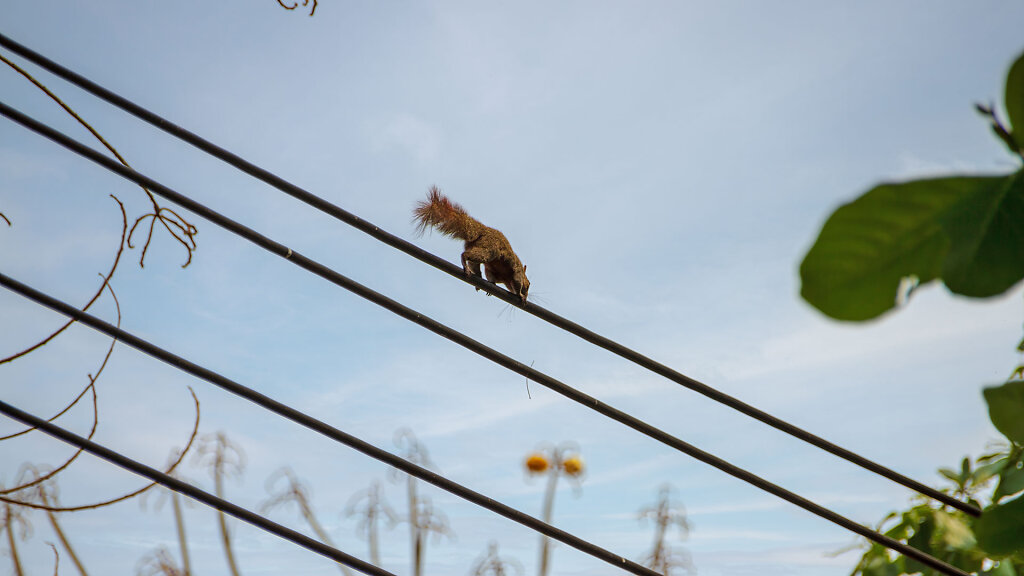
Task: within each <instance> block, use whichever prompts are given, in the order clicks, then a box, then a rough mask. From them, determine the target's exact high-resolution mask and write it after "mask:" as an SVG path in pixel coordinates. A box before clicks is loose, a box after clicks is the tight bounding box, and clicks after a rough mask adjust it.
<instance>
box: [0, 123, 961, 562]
mask: <svg viewBox="0 0 1024 576" xmlns="http://www.w3.org/2000/svg"><path fill="white" fill-rule="evenodd" d="M0 114H2V115H4V116H7V117H8V118H10V119H12V120H14V121H15V122H17V123H19V124H21V125H22V126H25V127H26V128H29V129H30V130H32V131H34V132H36V133H38V134H40V135H42V136H45V137H46V138H49V139H50V140H52V141H54V142H56V143H58V144H60V145H61V146H64V147H65V148H67V149H69V150H71V151H73V152H75V153H77V154H79V155H81V156H84V157H86V158H88V159H90V160H92V161H93V162H95V163H97V164H99V165H101V166H103V167H105V168H107V169H108V170H110V171H112V172H114V173H116V174H118V175H121V176H122V177H124V178H127V179H129V180H131V181H133V182H135V183H137V184H140V185H142V186H145V187H147V188H149V190H150V191H152V192H153V193H155V194H157V195H160V196H162V197H163V198H165V199H168V200H171V201H172V202H175V203H177V204H179V205H181V206H183V207H185V208H187V209H189V210H191V211H192V212H193V213H195V214H197V215H199V216H201V217H203V218H205V219H206V220H208V221H210V222H212V223H214V224H216V225H218V226H220V227H222V228H224V229H226V230H229V231H231V232H233V233H235V234H236V235H238V236H241V237H242V238H245V239H246V240H249V241H250V242H252V243H254V244H256V245H257V246H260V247H262V248H264V249H266V250H267V251H269V252H272V253H274V254H277V255H278V256H281V257H282V258H285V259H286V260H288V261H290V262H292V263H294V264H296V265H297V266H299V267H301V268H303V269H305V270H307V271H309V272H312V273H314V274H316V275H318V276H320V277H322V278H324V279H326V280H328V281H330V282H332V283H334V284H336V285H338V286H341V287H342V288H345V289H346V290H349V291H351V292H353V293H355V294H357V295H359V296H361V297H363V298H365V299H367V300H369V301H371V302H373V303H375V304H377V305H379V306H381V307H383V308H385V309H387V310H389V311H390V312H392V313H394V314H397V315H399V316H401V317H403V318H406V319H407V320H410V321H412V322H414V323H416V324H419V325H420V326H423V327H424V328H426V329H428V330H430V331H431V332H434V333H435V334H438V335H439V336H442V337H444V338H446V339H448V340H451V341H452V342H455V343H456V344H459V345H460V346H463V347H464V348H467V349H468V350H471V351H473V352H475V353H477V354H478V355H480V356H483V357H484V358H487V359H489V360H491V361H492V362H495V363H496V364H499V365H501V366H503V367H505V368H507V369H509V370H512V371H513V372H516V373H517V374H520V375H522V376H526V377H527V378H529V379H530V380H533V381H534V382H537V383H538V384H541V385H542V386H546V387H547V388H549V389H551V390H553V391H555V392H557V393H559V394H561V395H563V396H565V397H566V398H569V399H570V400H573V401H575V402H577V403H579V404H582V405H584V406H587V407H589V408H591V409H592V410H594V411H596V412H598V413H600V414H603V415H604V416H607V417H609V418H611V419H613V420H615V421H617V422H619V423H621V424H624V425H626V426H629V427H630V428H633V429H634V430H636V431H638V432H640V433H642V434H644V435H646V436H648V437H650V438H653V439H655V440H658V441H659V442H661V443H663V444H665V445H667V446H670V447H672V448H674V449H676V450H678V451H680V452H682V453H684V454H687V455H689V456H691V457H693V458H696V459H697V460H700V461H702V462H704V463H706V464H709V465H711V466H714V467H715V468H718V469H719V470H721V471H723V472H725V473H727V474H729V475H731V476H733V477H735V478H738V479H740V480H743V481H745V482H747V483H749V484H751V485H753V486H755V487H757V488H760V489H761V490H764V491H766V492H768V493H770V494H773V495H775V496H777V497H779V498H782V499H783V500H786V501H787V502H790V503H792V504H795V505H797V506H799V507H801V508H803V509H804V510H807V511H808V512H811V513H812V514H815V515H817V516H820V517H822V518H824V519H826V520H829V521H830V522H833V523H835V524H837V525H839V526H842V527H843V528H846V529H847V530H850V531H851V532H854V533H856V534H859V535H861V536H863V537H865V538H867V539H869V540H871V541H873V542H877V543H878V544H881V545H883V546H885V547H887V548H890V549H892V550H895V551H898V552H900V553H902V554H904V555H906V556H909V557H912V558H914V559H916V560H918V561H920V562H921V563H923V564H925V565H927V566H930V567H932V568H935V569H936V570H939V571H940V572H943V573H944V574H958V575H962V574H966V573H964V572H962V571H960V570H959V569H957V568H954V567H953V566H950V565H948V564H946V563H945V562H942V561H940V560H938V559H936V558H934V557H932V556H930V555H928V554H924V553H923V552H921V551H919V550H917V549H915V548H912V547H910V546H908V545H906V544H903V543H902V542H899V541H897V540H894V539H892V538H889V537H888V536H884V535H882V534H880V533H878V532H876V531H874V530H871V529H870V528H866V527H864V526H862V525H860V524H858V523H856V522H854V521H852V520H850V519H848V518H846V517H844V516H842V515H840V514H837V513H835V512H833V511H832V510H829V509H827V508H825V507H823V506H821V505H819V504H816V503H814V502H812V501H810V500H808V499H806V498H803V497H802V496H799V495H797V494H795V493H793V492H790V491H789V490H786V489H785V488H782V487H781V486H778V485H776V484H773V483H771V482H769V481H767V480H765V479H763V478H761V477H759V476H757V475H755V474H753V473H751V472H748V471H747V470H744V469H742V468H740V467H738V466H735V465H733V464H731V463H729V462H727V461H725V460H723V459H721V458H719V457H717V456H714V455H713V454H710V453H708V452H705V451H703V450H701V449H699V448H697V447H695V446H693V445H691V444H689V443H687V442H684V441H683V440H681V439H679V438H676V437H675V436H672V435H671V434H668V433H667V432H665V431H663V430H660V429H658V428H656V427H654V426H652V425H650V424H648V423H646V422H643V421H642V420H639V419H638V418H636V417H634V416H631V415H629V414H627V413H625V412H623V411H621V410H619V409H617V408H614V407H612V406H610V405H608V404H605V403H603V402H601V401H600V400H598V399H596V398H594V397H592V396H589V395H587V394H584V393H583V392H580V391H579V390H576V389H575V388H572V387H571V386H568V385H566V384H564V383H562V382H560V381H559V380H556V379H554V378H552V377H550V376H548V375H547V374H544V373H542V372H540V371H538V370H535V369H533V368H531V367H530V366H527V365H525V364H523V363H521V362H518V361H516V360H514V359H512V358H510V357H508V356H506V355H504V354H502V353H501V352H498V351H497V350H494V349H493V348H490V347H488V346H485V345H484V344H482V343H480V342H478V341H476V340H474V339H472V338H470V337H468V336H466V335H465V334H462V333H461V332H458V331H456V330H453V329H451V328H449V327H448V326H445V325H444V324H441V323H440V322H437V321H436V320H433V319H432V318H429V317H427V316H424V315H423V314H420V313H419V312H417V311H415V310H413V309H411V308H408V307H406V306H404V305H402V304H400V303H399V302H397V301H395V300H392V299H391V298H388V297H387V296H384V295H383V294H380V293H378V292H376V291H374V290H371V289H370V288H368V287H366V286H363V285H362V284H359V283H358V282H355V281H354V280H352V279H350V278H348V277H346V276H343V275H341V274H339V273H338V272H336V271H334V270H331V269H330V268H328V267H326V266H324V265H323V264H320V263H319V262H316V261H314V260H311V259H309V258H307V257H305V256H303V255H301V254H299V253H298V252H295V251H293V250H291V249H290V248H288V247H286V246H284V245H283V244H280V243H278V242H275V241H274V240H271V239H270V238H268V237H266V236H264V235H262V234H260V233H258V232H256V231H255V230H252V229H250V228H248V227H246V226H244V225H242V224H240V223H238V222H235V221H234V220H231V219H230V218H228V217H226V216H224V215H222V214H220V213H218V212H216V211H214V210H211V209H210V208H208V207H207V206H205V205H203V204H200V203H198V202H196V201H194V200H192V199H190V198H188V197H186V196H183V195H182V194H180V193H178V192H175V191H174V190H171V189H170V188H168V187H167V186H164V185H163V184H161V183H159V182H157V181H155V180H153V179H152V178H149V177H147V176H144V175H142V174H140V173H138V172H136V171H135V170H132V169H131V168H128V167H126V166H124V165H122V164H119V163H117V162H115V161H113V160H112V159H110V158H107V157H106V156H103V155H102V154H100V153H99V152H97V151H95V150H93V149H92V148H89V147H88V146H85V145H84V144H82V143H80V142H78V141H76V140H74V139H72V138H70V137H68V136H67V135H65V134H63V133H61V132H58V131H56V130H54V129H53V128H50V127H49V126H46V125H45V124H42V123H41V122H39V121H37V120H35V119H33V118H30V117H28V116H26V115H24V114H22V113H21V112H18V111H17V110H15V109H13V108H11V107H10V106H7V105H6V104H3V103H0Z"/></svg>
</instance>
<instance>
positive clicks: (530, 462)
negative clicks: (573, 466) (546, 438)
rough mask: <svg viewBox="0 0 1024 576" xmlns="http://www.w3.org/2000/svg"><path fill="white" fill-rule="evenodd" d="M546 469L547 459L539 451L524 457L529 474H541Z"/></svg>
mask: <svg viewBox="0 0 1024 576" xmlns="http://www.w3.org/2000/svg"><path fill="white" fill-rule="evenodd" d="M547 469H548V459H547V458H545V457H544V455H543V454H541V453H539V452H534V453H533V454H530V456H529V457H527V459H526V470H527V471H528V472H529V473H530V474H543V473H544V472H546V471H547Z"/></svg>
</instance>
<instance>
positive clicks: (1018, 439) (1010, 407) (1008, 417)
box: [982, 381, 1024, 444]
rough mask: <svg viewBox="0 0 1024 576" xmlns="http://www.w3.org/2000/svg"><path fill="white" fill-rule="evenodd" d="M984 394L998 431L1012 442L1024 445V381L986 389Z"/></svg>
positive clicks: (989, 414) (991, 417)
mask: <svg viewBox="0 0 1024 576" xmlns="http://www.w3.org/2000/svg"><path fill="white" fill-rule="evenodd" d="M982 393H983V394H984V395H985V402H986V403H987V404H988V417H989V419H991V420H992V424H994V425H995V427H996V429H997V430H999V431H1000V432H1002V433H1003V435H1005V436H1006V437H1007V438H1009V439H1010V440H1011V441H1013V442H1015V443H1017V444H1024V381H1016V382H1007V383H1006V384H1003V385H1002V386H993V387H991V388H985V389H984V390H982Z"/></svg>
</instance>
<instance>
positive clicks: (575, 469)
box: [562, 456, 583, 476]
mask: <svg viewBox="0 0 1024 576" xmlns="http://www.w3.org/2000/svg"><path fill="white" fill-rule="evenodd" d="M562 470H565V473H566V474H567V475H569V476H579V475H580V474H582V473H583V458H580V457H579V456H572V457H570V458H566V459H565V461H564V462H562Z"/></svg>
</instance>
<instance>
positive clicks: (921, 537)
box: [906, 510, 935, 574]
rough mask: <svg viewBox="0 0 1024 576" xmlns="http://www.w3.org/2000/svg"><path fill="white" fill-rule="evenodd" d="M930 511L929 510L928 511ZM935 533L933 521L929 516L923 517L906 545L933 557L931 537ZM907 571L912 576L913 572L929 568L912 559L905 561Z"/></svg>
mask: <svg viewBox="0 0 1024 576" xmlns="http://www.w3.org/2000/svg"><path fill="white" fill-rule="evenodd" d="M929 511H930V510H929ZM934 533H935V521H934V519H933V517H932V516H931V515H928V516H925V517H924V518H922V519H921V523H920V524H918V525H917V527H916V530H915V531H914V535H913V536H911V537H910V538H909V539H908V540H907V544H908V545H910V546H913V547H914V548H917V549H918V550H920V551H921V552H924V553H925V554H931V555H933V556H934V555H935V552H934V551H933V550H932V535H933V534H934ZM906 566H907V571H908V572H910V573H911V574H913V573H914V572H924V571H925V570H928V569H929V568H928V567H927V566H925V565H924V564H922V563H920V562H918V561H917V560H914V559H913V558H907V559H906Z"/></svg>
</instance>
